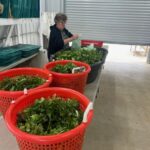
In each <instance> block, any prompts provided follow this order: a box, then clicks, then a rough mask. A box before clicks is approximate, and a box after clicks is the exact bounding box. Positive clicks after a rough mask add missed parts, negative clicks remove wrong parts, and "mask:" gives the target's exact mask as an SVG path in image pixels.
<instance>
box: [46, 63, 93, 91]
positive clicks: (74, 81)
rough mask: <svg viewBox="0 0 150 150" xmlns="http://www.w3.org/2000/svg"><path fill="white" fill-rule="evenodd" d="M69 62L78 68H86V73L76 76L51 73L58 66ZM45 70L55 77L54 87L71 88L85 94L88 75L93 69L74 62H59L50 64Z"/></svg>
mask: <svg viewBox="0 0 150 150" xmlns="http://www.w3.org/2000/svg"><path fill="white" fill-rule="evenodd" d="M68 62H72V63H74V64H76V65H77V66H85V67H86V71H84V72H82V73H76V74H62V73H57V72H53V71H51V69H52V68H53V67H55V66H56V65H57V64H62V65H65V64H66V63H68ZM45 69H46V70H48V71H49V72H50V73H51V74H52V75H53V82H52V86H55V87H65V88H70V89H74V90H76V91H79V92H81V93H83V92H84V88H85V85H86V81H87V77H88V73H89V72H90V71H91V67H90V66H89V65H88V64H85V63H83V62H79V61H73V60H59V61H54V62H50V63H48V64H46V65H45Z"/></svg>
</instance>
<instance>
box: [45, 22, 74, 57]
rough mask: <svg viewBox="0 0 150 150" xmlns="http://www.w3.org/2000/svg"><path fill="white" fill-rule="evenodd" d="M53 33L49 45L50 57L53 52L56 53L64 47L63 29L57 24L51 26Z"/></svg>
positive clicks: (69, 34) (65, 31) (69, 35)
mask: <svg viewBox="0 0 150 150" xmlns="http://www.w3.org/2000/svg"><path fill="white" fill-rule="evenodd" d="M50 30H51V33H50V38H49V46H48V58H50V55H51V54H54V53H56V52H58V51H60V50H62V49H63V48H64V39H63V36H62V31H60V30H59V29H58V28H57V27H56V24H55V25H53V26H51V27H50ZM63 32H64V33H65V34H66V35H67V36H68V37H71V36H72V34H71V33H70V32H69V31H68V30H67V29H66V28H64V30H63Z"/></svg>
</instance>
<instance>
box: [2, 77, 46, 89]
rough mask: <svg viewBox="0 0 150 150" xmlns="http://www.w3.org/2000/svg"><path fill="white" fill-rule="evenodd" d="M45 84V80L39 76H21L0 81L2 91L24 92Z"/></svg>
mask: <svg viewBox="0 0 150 150" xmlns="http://www.w3.org/2000/svg"><path fill="white" fill-rule="evenodd" d="M45 82H46V80H45V79H43V78H40V77H38V76H29V75H21V76H16V77H11V78H5V79H3V80H2V81H0V90H5V91H22V90H24V89H25V88H26V89H31V88H35V87H37V86H39V85H41V84H43V83H45Z"/></svg>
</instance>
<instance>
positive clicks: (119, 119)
mask: <svg viewBox="0 0 150 150" xmlns="http://www.w3.org/2000/svg"><path fill="white" fill-rule="evenodd" d="M111 52H113V51H111ZM126 52H127V51H126ZM110 54H111V53H110ZM121 55H122V58H121ZM111 56H113V55H111ZM128 58H129V59H130V57H125V56H124V54H123V53H122V54H121V53H120V57H119V58H118V59H117V56H114V57H110V55H109V57H108V60H107V63H106V65H105V70H104V71H103V72H102V77H101V83H100V84H101V88H100V95H99V98H98V100H97V101H96V102H95V116H94V119H93V122H92V124H91V125H90V127H89V128H88V130H87V134H86V140H85V143H84V150H149V149H150V65H147V64H146V63H145V62H144V61H145V59H144V58H133V57H132V60H129V59H128ZM127 59H128V61H126V60H127Z"/></svg>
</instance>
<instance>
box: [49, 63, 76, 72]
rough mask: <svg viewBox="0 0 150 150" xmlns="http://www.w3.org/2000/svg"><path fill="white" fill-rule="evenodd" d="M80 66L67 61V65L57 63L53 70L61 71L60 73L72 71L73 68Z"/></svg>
mask: <svg viewBox="0 0 150 150" xmlns="http://www.w3.org/2000/svg"><path fill="white" fill-rule="evenodd" d="M76 67H78V66H77V65H75V64H74V63H71V62H69V63H67V64H65V65H61V64H57V65H56V66H55V67H54V68H52V71H54V72H59V73H72V69H73V68H76Z"/></svg>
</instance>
